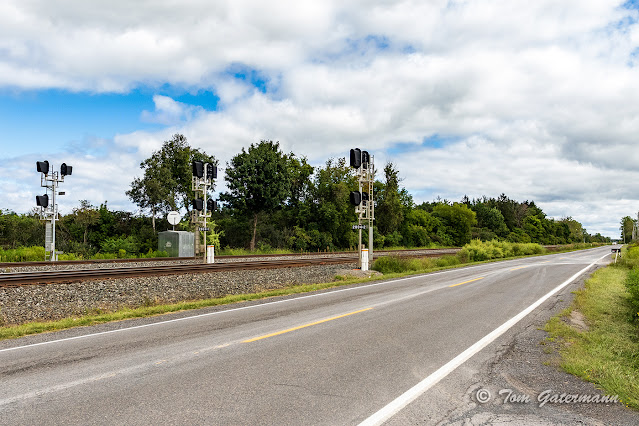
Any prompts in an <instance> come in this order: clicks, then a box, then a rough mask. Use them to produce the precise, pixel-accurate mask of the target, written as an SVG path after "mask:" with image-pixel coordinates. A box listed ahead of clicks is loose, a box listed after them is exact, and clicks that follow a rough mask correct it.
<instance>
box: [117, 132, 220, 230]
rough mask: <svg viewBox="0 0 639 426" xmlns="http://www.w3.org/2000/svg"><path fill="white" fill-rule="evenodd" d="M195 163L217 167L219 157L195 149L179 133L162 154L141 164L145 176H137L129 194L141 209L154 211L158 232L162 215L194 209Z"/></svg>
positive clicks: (152, 213)
mask: <svg viewBox="0 0 639 426" xmlns="http://www.w3.org/2000/svg"><path fill="white" fill-rule="evenodd" d="M194 160H198V161H203V162H205V163H212V164H215V165H216V166H217V160H216V159H215V157H213V156H209V155H207V154H206V153H205V152H201V151H200V150H199V149H195V148H191V147H190V146H189V144H188V142H187V140H186V137H185V136H184V135H181V134H175V135H173V137H172V138H171V139H170V140H168V141H165V142H164V143H163V145H162V147H161V148H160V150H159V151H155V152H153V154H152V155H151V157H149V158H147V159H146V160H144V161H143V162H142V163H140V168H141V169H142V170H144V174H143V177H142V178H137V177H136V178H135V179H134V180H133V182H131V189H130V190H129V191H127V192H126V194H127V196H128V197H129V198H130V199H131V201H133V202H134V203H135V204H136V205H137V206H138V207H139V208H140V209H142V210H150V211H151V217H152V223H153V229H154V230H155V218H156V216H157V214H158V213H162V212H163V213H166V212H168V211H169V210H177V209H179V208H182V207H183V208H185V209H186V210H187V212H188V211H190V210H191V203H190V201H191V200H192V199H193V191H192V189H191V177H192V169H191V163H192V162H193V161H194ZM211 189H213V187H212V188H211Z"/></svg>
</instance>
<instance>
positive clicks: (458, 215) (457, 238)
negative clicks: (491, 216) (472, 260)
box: [433, 203, 477, 247]
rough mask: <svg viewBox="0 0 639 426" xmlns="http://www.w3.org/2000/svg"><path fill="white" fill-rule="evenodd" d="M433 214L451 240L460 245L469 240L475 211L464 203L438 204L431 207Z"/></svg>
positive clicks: (474, 219)
mask: <svg viewBox="0 0 639 426" xmlns="http://www.w3.org/2000/svg"><path fill="white" fill-rule="evenodd" d="M433 216H435V217H436V218H438V219H439V220H440V221H441V223H442V225H443V227H444V229H445V233H446V234H448V235H449V236H450V238H451V240H452V243H453V244H454V245H455V246H457V247H461V246H463V245H464V244H467V243H469V242H470V239H471V228H472V226H473V225H474V224H475V223H476V222H477V220H476V218H475V212H474V211H472V210H471V209H469V208H468V206H467V205H465V204H460V203H453V204H452V205H448V204H438V205H436V206H435V207H434V208H433Z"/></svg>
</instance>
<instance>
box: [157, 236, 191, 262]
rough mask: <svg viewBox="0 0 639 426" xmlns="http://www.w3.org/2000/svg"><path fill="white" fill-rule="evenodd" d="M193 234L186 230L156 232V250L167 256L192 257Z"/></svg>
mask: <svg viewBox="0 0 639 426" xmlns="http://www.w3.org/2000/svg"><path fill="white" fill-rule="evenodd" d="M194 243H195V236H194V234H193V233H192V232H187V231H164V232H159V233H158V250H160V251H165V252H167V253H168V254H169V257H194V256H195V248H194Z"/></svg>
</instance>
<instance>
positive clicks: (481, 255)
mask: <svg viewBox="0 0 639 426" xmlns="http://www.w3.org/2000/svg"><path fill="white" fill-rule="evenodd" d="M545 250H546V249H544V248H543V247H542V246H540V245H539V244H535V243H510V242H507V241H497V240H492V241H480V240H472V241H471V242H470V243H468V244H466V245H465V246H464V247H462V249H461V250H460V251H459V252H458V253H457V257H458V258H459V260H460V261H461V262H464V263H465V262H478V261H482V260H490V259H501V258H504V257H512V256H527V255H533V254H541V253H544V252H545Z"/></svg>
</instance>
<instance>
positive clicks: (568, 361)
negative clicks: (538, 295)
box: [545, 267, 639, 409]
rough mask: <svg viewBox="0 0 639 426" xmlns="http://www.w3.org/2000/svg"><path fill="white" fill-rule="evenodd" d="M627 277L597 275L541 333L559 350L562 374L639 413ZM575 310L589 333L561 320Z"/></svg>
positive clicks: (636, 347) (609, 272) (638, 363)
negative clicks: (589, 385) (588, 385)
mask: <svg viewBox="0 0 639 426" xmlns="http://www.w3.org/2000/svg"><path fill="white" fill-rule="evenodd" d="M628 274H629V271H628V270H627V269H625V268H619V267H608V268H603V269H600V270H598V271H596V272H595V273H594V274H593V275H592V277H591V278H589V279H588V281H586V285H585V288H583V289H581V290H578V291H577V292H575V295H576V296H575V301H574V304H573V306H572V307H571V308H569V309H567V310H566V311H564V312H563V313H562V314H560V315H559V316H557V317H554V318H552V319H551V320H550V321H549V322H548V323H547V324H546V327H545V330H546V331H547V332H548V333H549V340H551V341H553V342H555V343H556V344H558V345H559V353H560V354H561V367H562V368H563V369H564V370H565V371H567V372H568V373H571V374H574V375H576V376H578V377H581V378H582V379H584V380H587V381H589V382H592V383H594V384H596V385H597V387H599V388H601V389H604V390H605V392H606V393H607V394H608V395H619V397H620V400H621V401H622V402H623V403H624V404H626V405H627V406H630V407H633V408H635V409H639V335H638V334H637V327H636V323H635V322H633V321H629V318H630V317H631V316H632V314H633V313H634V312H636V310H633V309H632V308H633V307H632V305H631V303H630V300H629V299H630V296H629V294H628V291H627V290H626V288H625V286H624V282H625V281H626V277H627V275H628ZM573 309H577V310H578V311H579V312H581V313H582V314H583V315H584V316H585V317H586V320H587V322H588V325H589V330H587V331H581V332H580V331H577V330H575V329H574V328H572V327H571V326H569V325H568V324H566V322H565V321H563V320H562V319H564V318H567V317H569V316H570V312H571V311H572V310H573Z"/></svg>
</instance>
